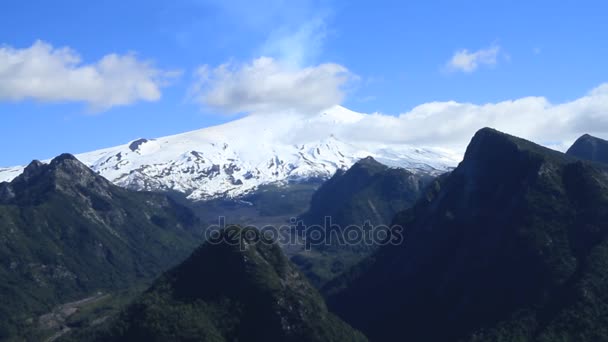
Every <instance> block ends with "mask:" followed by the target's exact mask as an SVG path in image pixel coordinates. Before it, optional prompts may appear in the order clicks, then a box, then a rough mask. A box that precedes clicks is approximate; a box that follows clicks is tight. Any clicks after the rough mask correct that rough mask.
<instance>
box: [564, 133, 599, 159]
mask: <svg viewBox="0 0 608 342" xmlns="http://www.w3.org/2000/svg"><path fill="white" fill-rule="evenodd" d="M566 154H568V155H571V156H574V157H577V158H580V159H585V160H591V161H595V162H600V163H608V141H606V140H604V139H600V138H598V137H594V136H592V135H589V134H584V135H582V136H581V137H580V138H578V139H577V140H576V141H575V142H574V144H573V145H572V146H571V147H570V148H569V149H568V151H567V152H566Z"/></svg>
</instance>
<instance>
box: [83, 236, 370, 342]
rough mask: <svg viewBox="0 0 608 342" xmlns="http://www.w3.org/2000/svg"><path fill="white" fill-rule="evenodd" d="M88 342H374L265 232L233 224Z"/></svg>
mask: <svg viewBox="0 0 608 342" xmlns="http://www.w3.org/2000/svg"><path fill="white" fill-rule="evenodd" d="M220 232H221V235H219V237H216V238H215V239H214V240H213V241H212V242H207V243H205V244H203V245H202V246H201V247H200V248H199V249H198V250H196V251H195V252H194V253H193V254H192V256H190V258H188V259H187V260H186V261H185V262H183V263H182V264H181V265H179V266H177V267H175V268H174V269H172V270H170V271H169V272H167V273H165V274H164V275H163V276H162V277H161V278H160V279H158V280H157V281H156V282H155V283H154V285H153V286H152V287H151V288H150V289H149V290H148V291H146V292H145V293H144V294H143V295H141V296H140V297H139V298H138V299H137V300H135V302H134V303H132V304H131V305H130V306H129V307H127V309H126V310H125V311H124V312H122V314H120V315H119V316H118V317H116V318H115V319H114V320H113V321H111V322H109V323H108V324H107V326H106V327H103V328H100V329H98V330H97V331H96V332H86V334H84V335H81V336H74V337H73V338H74V339H75V340H78V341H80V340H84V339H86V340H87V341H243V342H247V341H302V342H304V341H366V338H365V337H364V336H363V335H361V334H360V333H359V332H357V331H355V330H353V329H352V328H351V327H350V326H348V325H347V324H345V323H344V322H342V321H341V320H340V319H338V318H337V317H335V316H334V315H333V314H331V313H329V312H328V311H327V308H326V306H325V303H324V301H323V299H322V298H321V296H320V295H319V293H318V292H317V291H316V290H315V289H314V288H313V287H312V286H311V285H310V284H309V283H308V281H307V280H306V278H305V277H304V276H303V275H302V274H301V273H300V272H299V271H298V270H297V268H296V267H295V266H294V265H293V264H291V263H290V262H289V260H287V258H286V257H285V256H284V255H283V253H282V251H281V249H280V248H279V247H278V246H277V245H276V244H274V243H271V242H270V241H265V240H263V239H262V237H261V236H260V233H259V231H258V230H255V229H241V228H238V227H230V228H227V229H225V230H222V231H220Z"/></svg>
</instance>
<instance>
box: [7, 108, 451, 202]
mask: <svg viewBox="0 0 608 342" xmlns="http://www.w3.org/2000/svg"><path fill="white" fill-rule="evenodd" d="M365 115H366V114H361V113H356V112H353V111H350V110H348V109H346V108H344V107H340V106H335V107H332V108H330V109H328V110H325V111H322V112H320V113H319V114H317V115H314V116H309V115H308V116H307V115H300V114H298V113H294V112H284V113H278V114H272V115H251V116H247V117H244V118H242V119H238V120H235V121H232V122H229V123H226V124H222V125H218V126H213V127H208V128H204V129H200V130H196V131H192V132H187V133H183V134H177V135H172V136H167V137H162V138H156V139H143V138H142V139H136V140H134V141H132V142H130V143H128V144H125V145H121V146H116V147H111V148H107V149H103V150H98V151H93V152H88V153H82V154H77V155H76V157H77V158H78V159H79V160H81V161H82V162H83V163H85V164H87V165H89V166H90V167H91V168H92V169H93V170H95V171H96V172H98V173H99V174H100V175H102V176H104V177H105V178H107V179H109V180H110V181H112V182H113V183H115V184H117V185H119V186H122V187H126V188H129V189H135V190H174V191H179V192H183V193H185V194H187V195H188V197H189V198H190V199H193V200H203V199H208V198H214V197H239V196H241V195H244V194H246V193H248V192H251V191H253V190H255V189H256V188H257V187H258V186H260V185H262V184H269V183H279V184H280V183H286V182H291V181H299V180H306V179H309V178H313V177H321V178H328V177H331V176H332V175H333V174H334V173H335V172H336V170H338V169H346V168H349V167H350V166H352V165H353V164H354V163H355V162H356V161H358V160H359V159H361V158H365V157H367V156H372V157H373V158H375V159H376V160H378V161H379V162H381V163H384V164H386V165H389V166H394V167H402V168H405V169H408V170H411V171H413V172H422V173H430V174H439V173H443V172H445V171H448V170H450V169H451V168H453V167H455V166H456V165H457V164H458V162H460V160H461V157H462V156H461V155H460V154H458V153H454V152H452V151H449V150H446V149H441V148H430V147H426V148H425V147H420V146H418V147H414V146H406V145H400V144H383V143H378V142H370V141H352V139H350V140H349V139H346V138H344V137H341V136H340V131H341V128H344V127H346V126H348V125H351V124H354V123H356V122H357V121H359V120H361V119H362V118H363V117H364V116H365ZM375 140H376V141H377V140H378V139H375ZM23 168H24V166H18V167H9V168H0V181H10V180H12V179H13V178H15V177H16V176H18V175H19V174H20V173H21V172H22V171H23Z"/></svg>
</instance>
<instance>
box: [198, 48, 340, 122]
mask: <svg viewBox="0 0 608 342" xmlns="http://www.w3.org/2000/svg"><path fill="white" fill-rule="evenodd" d="M196 78H197V80H196V83H195V84H194V85H193V87H192V89H191V95H192V96H193V97H194V99H195V100H196V101H197V102H199V103H201V104H202V105H204V106H205V107H208V108H210V109H212V110H217V111H220V112H223V113H241V112H248V113H253V114H260V113H274V112H277V111H283V110H296V111H298V112H300V113H314V112H316V111H318V110H322V109H325V108H327V107H330V106H333V105H336V104H339V103H340V102H341V101H342V98H343V97H344V91H343V86H344V85H345V84H346V83H347V82H348V81H349V80H350V79H351V78H352V75H351V74H350V72H349V71H348V70H347V69H346V68H345V67H343V66H341V65H338V64H333V63H326V64H320V65H317V66H311V67H303V68H296V67H292V66H290V65H288V64H284V63H282V62H280V61H277V60H275V59H273V58H270V57H261V58H258V59H255V60H254V61H252V62H251V63H245V64H238V63H227V64H223V65H220V66H218V67H215V68H212V67H210V66H207V65H205V66H202V67H200V68H199V69H198V71H197V74H196Z"/></svg>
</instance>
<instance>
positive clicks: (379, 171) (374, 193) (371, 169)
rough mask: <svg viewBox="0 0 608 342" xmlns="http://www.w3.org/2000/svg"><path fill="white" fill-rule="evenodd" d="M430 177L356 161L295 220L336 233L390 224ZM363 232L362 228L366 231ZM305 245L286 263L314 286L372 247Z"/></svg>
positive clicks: (331, 276) (420, 192) (322, 282)
mask: <svg viewBox="0 0 608 342" xmlns="http://www.w3.org/2000/svg"><path fill="white" fill-rule="evenodd" d="M433 179H434V177H432V176H429V175H426V174H419V173H412V172H410V171H407V170H405V169H401V168H391V167H388V166H386V165H383V164H380V163H378V162H377V161H376V160H374V159H373V158H372V157H367V158H364V159H361V160H360V161H358V162H357V163H355V164H354V165H353V166H352V167H351V168H350V169H348V170H347V171H338V172H337V173H336V174H335V175H334V176H333V177H332V178H331V179H329V180H328V181H326V182H325V183H323V185H321V187H320V188H319V189H318V190H317V191H316V192H315V193H314V194H313V197H312V200H311V203H310V208H309V209H308V211H307V212H306V213H304V214H302V215H301V216H300V217H299V219H300V220H301V221H302V222H303V224H304V225H305V226H312V225H320V226H323V227H324V229H325V230H326V233H329V232H330V231H335V232H336V233H337V234H339V233H340V232H341V231H343V230H344V229H345V228H346V227H348V226H351V225H356V226H358V227H361V228H362V229H363V228H364V225H370V227H371V226H374V227H376V226H378V225H385V226H388V225H390V223H391V221H392V219H393V217H394V216H395V214H397V213H398V212H400V211H402V210H405V209H407V208H409V207H411V206H412V205H413V204H414V203H415V202H416V200H418V198H419V197H420V195H421V194H422V193H423V191H424V189H425V188H426V186H427V185H428V184H429V183H430V182H431V181H432V180H433ZM366 229H367V228H366ZM332 242H335V243H330V244H322V245H314V246H310V250H308V251H302V252H300V253H298V254H297V255H295V256H294V257H293V258H292V260H293V261H294V262H295V263H296V264H298V266H300V267H301V269H302V270H303V271H304V272H305V273H306V275H307V276H308V277H309V279H311V281H313V283H314V284H315V285H317V286H321V285H323V284H324V283H325V282H326V281H327V280H329V279H331V278H333V277H335V276H337V275H338V274H340V273H341V272H343V271H345V270H346V269H348V268H350V267H351V266H353V265H354V264H355V263H357V262H358V261H360V260H361V259H363V258H364V257H366V256H368V255H370V254H371V253H372V252H373V251H374V250H375V249H376V247H377V246H374V245H371V244H370V245H367V244H365V243H364V241H361V242H360V243H357V244H349V245H340V244H339V243H337V241H332Z"/></svg>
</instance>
